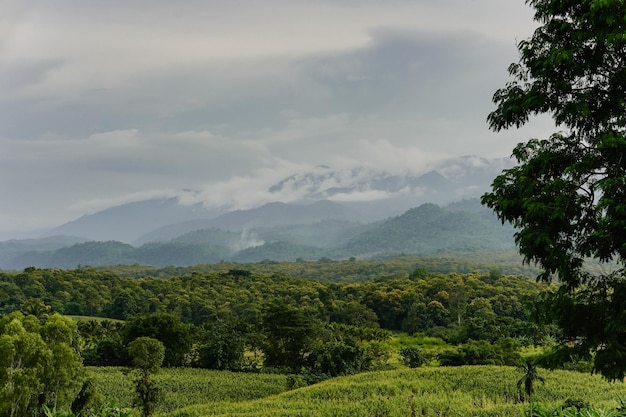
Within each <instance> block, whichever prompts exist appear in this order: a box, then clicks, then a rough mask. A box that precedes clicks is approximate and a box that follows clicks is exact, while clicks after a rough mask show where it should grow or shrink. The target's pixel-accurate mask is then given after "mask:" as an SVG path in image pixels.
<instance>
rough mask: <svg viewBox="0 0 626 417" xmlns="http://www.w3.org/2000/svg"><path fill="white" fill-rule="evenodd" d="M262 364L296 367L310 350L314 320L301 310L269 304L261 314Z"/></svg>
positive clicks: (315, 327)
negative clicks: (262, 330)
mask: <svg viewBox="0 0 626 417" xmlns="http://www.w3.org/2000/svg"><path fill="white" fill-rule="evenodd" d="M263 328H264V332H265V336H266V339H265V341H264V342H263V346H262V348H261V350H262V351H263V353H264V355H265V365H267V366H276V367H286V368H291V369H298V368H300V367H302V366H303V365H304V360H305V356H306V354H307V353H308V352H310V351H311V349H312V343H313V341H314V339H315V333H316V330H317V326H316V323H315V322H314V321H313V320H312V319H310V318H308V317H306V316H305V315H304V313H303V311H302V310H301V309H298V308H295V307H291V306H289V305H285V304H273V305H271V306H269V307H268V309H267V311H266V313H265V315H264V316H263Z"/></svg>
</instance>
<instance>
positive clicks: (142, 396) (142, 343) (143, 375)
mask: <svg viewBox="0 0 626 417" xmlns="http://www.w3.org/2000/svg"><path fill="white" fill-rule="evenodd" d="M128 354H129V355H130V357H131V358H132V361H133V365H134V367H135V368H136V369H137V370H138V371H139V375H138V376H137V378H136V379H135V397H136V398H135V405H138V406H139V407H140V408H141V411H142V415H143V417H151V416H152V415H153V414H154V410H155V408H156V405H157V404H158V402H159V400H160V395H161V389H160V387H159V386H158V385H157V384H156V382H155V381H154V379H153V378H152V375H153V374H155V373H156V372H158V370H159V369H161V365H162V364H163V359H164V358H165V347H164V346H163V343H161V342H160V341H158V340H156V339H153V338H151V337H138V338H137V339H135V340H133V341H132V342H130V343H129V344H128Z"/></svg>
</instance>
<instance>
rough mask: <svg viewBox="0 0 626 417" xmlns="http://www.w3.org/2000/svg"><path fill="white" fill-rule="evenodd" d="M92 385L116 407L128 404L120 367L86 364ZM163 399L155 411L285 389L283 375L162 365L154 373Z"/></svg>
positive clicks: (127, 382) (127, 380)
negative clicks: (89, 365)
mask: <svg viewBox="0 0 626 417" xmlns="http://www.w3.org/2000/svg"><path fill="white" fill-rule="evenodd" d="M88 369H89V373H90V375H91V376H92V377H93V379H94V382H95V385H96V387H97V389H98V391H100V392H101V393H102V394H104V396H105V397H106V399H107V401H112V402H113V403H114V404H116V405H117V406H120V407H124V408H126V407H131V406H132V402H133V400H132V393H133V384H132V379H133V377H132V375H126V374H125V373H124V369H123V368H117V367H90V368H88ZM155 380H156V381H157V383H158V384H159V386H160V387H161V388H162V394H163V401H162V402H161V403H160V404H159V407H158V408H157V411H158V412H159V413H161V414H162V415H168V414H167V413H170V412H172V411H173V410H177V409H180V408H183V407H187V406H191V405H197V404H206V403H209V402H223V403H229V402H235V401H249V400H254V399H258V398H263V397H267V396H271V395H276V394H278V393H281V392H283V391H285V390H286V389H287V376H285V375H269V374H245V373H233V372H220V371H209V370H205V369H191V368H172V369H162V370H161V371H159V373H158V374H157V375H156V376H155Z"/></svg>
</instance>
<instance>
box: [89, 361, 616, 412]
mask: <svg viewBox="0 0 626 417" xmlns="http://www.w3.org/2000/svg"><path fill="white" fill-rule="evenodd" d="M90 370H91V372H92V374H93V375H94V377H95V380H96V384H97V386H98V387H99V389H100V390H101V392H102V393H104V394H105V396H106V397H107V398H108V399H112V400H114V401H115V403H116V404H117V405H119V406H123V407H129V406H130V405H131V401H132V400H131V392H132V386H131V384H132V382H131V377H130V376H127V375H125V374H124V373H123V372H122V369H121V368H90ZM540 373H541V375H542V376H543V377H544V378H545V380H546V382H545V384H537V385H536V389H535V394H534V396H533V400H534V401H537V402H541V403H544V404H545V405H549V406H556V405H557V404H562V403H563V402H564V401H565V400H567V399H571V400H581V401H586V402H588V403H590V404H592V405H593V406H594V407H596V408H614V407H616V406H618V405H619V398H623V397H625V396H626V386H624V384H623V383H611V382H607V381H605V380H604V379H602V378H601V377H599V376H597V375H588V374H581V373H576V372H569V371H546V370H541V371H540ZM519 378H520V373H519V372H518V371H517V370H516V369H515V368H512V367H500V366H464V367H425V368H417V369H404V370H393V371H381V372H369V373H363V374H359V375H355V376H350V377H341V378H335V379H332V380H328V381H325V382H322V383H319V384H316V385H311V386H308V387H304V388H299V389H295V390H291V391H286V389H287V377H286V376H285V375H268V374H245V373H230V372H219V371H207V370H198V369H164V370H162V371H161V372H160V373H159V374H158V379H157V380H158V381H159V383H160V385H161V386H162V388H163V394H164V401H163V402H162V403H161V405H160V407H159V415H160V416H177V417H201V416H221V417H225V416H239V417H244V416H246V417H247V416H249V417H252V416H258V417H269V416H272V417H274V416H285V417H286V416H300V417H326V416H332V417H343V416H345V417H348V416H350V417H352V416H371V417H381V416H386V417H387V416H388V417H396V416H397V417H400V416H403V417H405V416H493V417H496V416H501V417H506V416H515V417H520V416H521V415H523V412H524V410H525V409H527V407H528V404H527V403H521V402H520V401H519V397H518V392H517V388H516V382H517V380H518V379H519Z"/></svg>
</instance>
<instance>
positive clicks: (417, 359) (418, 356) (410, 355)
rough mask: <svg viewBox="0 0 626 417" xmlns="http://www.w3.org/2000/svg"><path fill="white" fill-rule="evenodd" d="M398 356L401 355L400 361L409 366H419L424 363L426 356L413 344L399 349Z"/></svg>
mask: <svg viewBox="0 0 626 417" xmlns="http://www.w3.org/2000/svg"><path fill="white" fill-rule="evenodd" d="M400 356H402V363H404V365H406V366H408V367H409V368H419V367H420V366H422V365H424V364H425V363H426V358H425V357H424V355H422V352H421V351H420V350H419V349H418V348H416V347H414V346H407V347H403V348H402V349H400Z"/></svg>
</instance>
